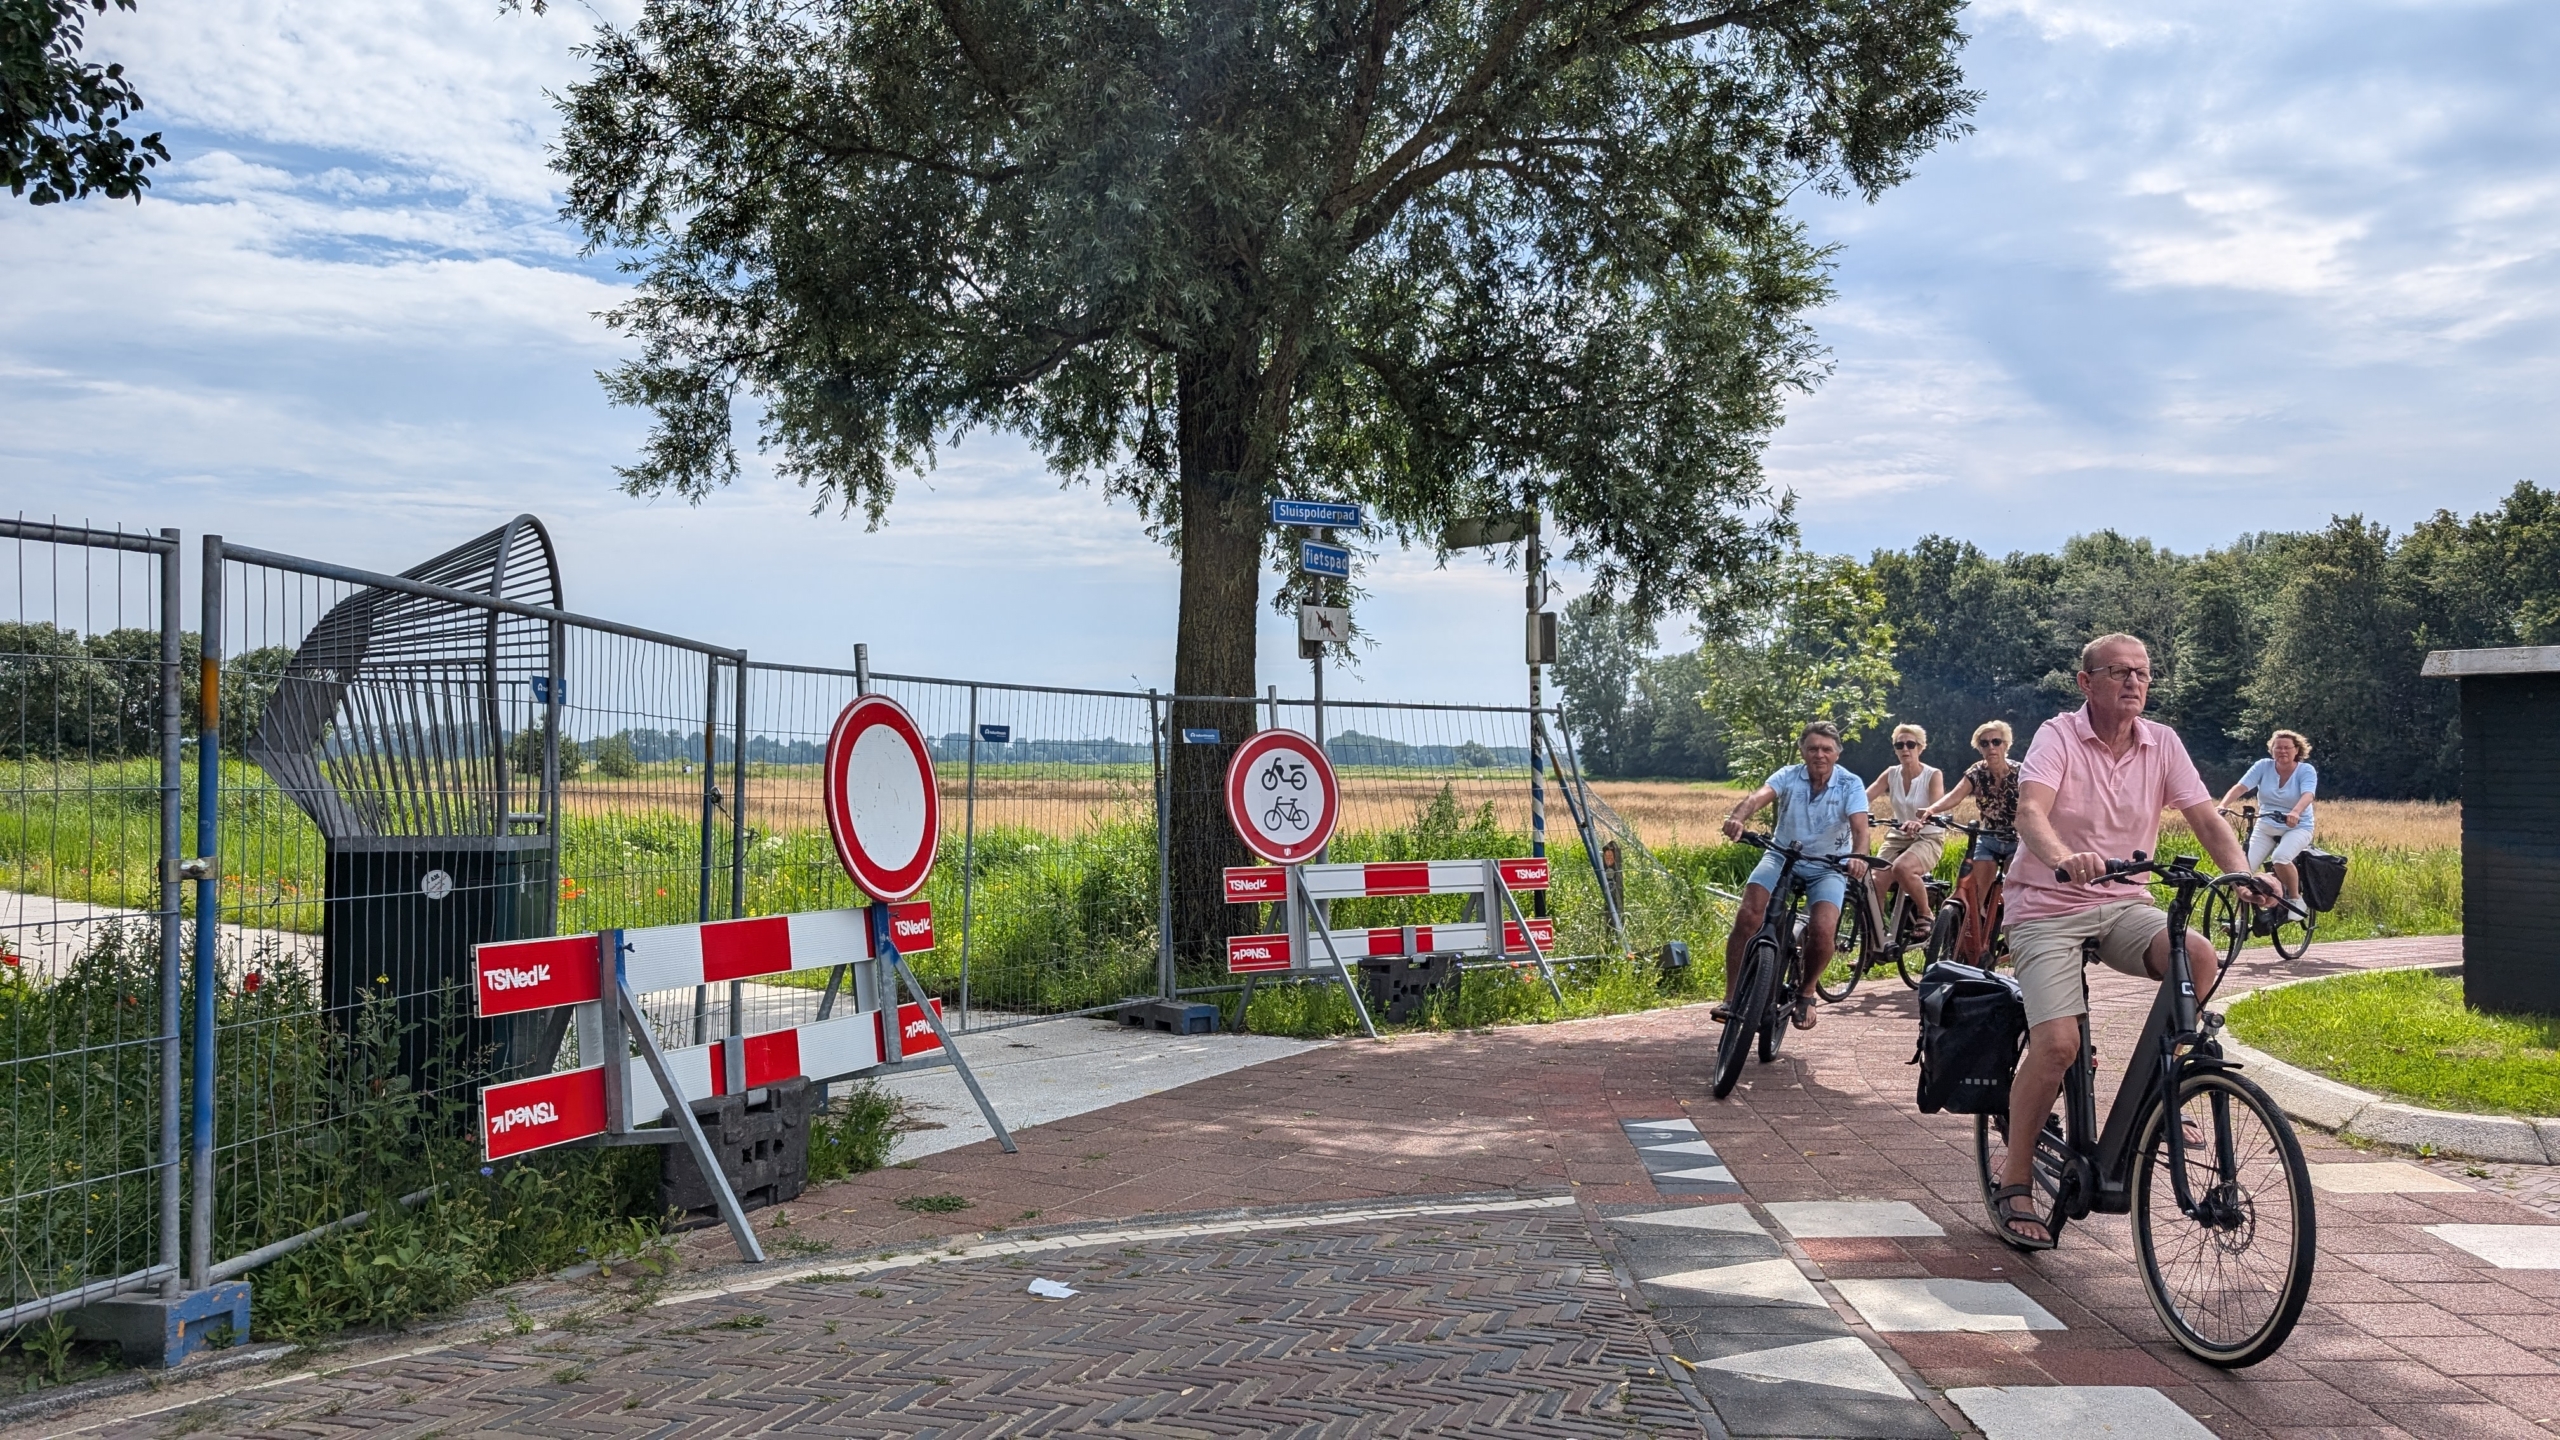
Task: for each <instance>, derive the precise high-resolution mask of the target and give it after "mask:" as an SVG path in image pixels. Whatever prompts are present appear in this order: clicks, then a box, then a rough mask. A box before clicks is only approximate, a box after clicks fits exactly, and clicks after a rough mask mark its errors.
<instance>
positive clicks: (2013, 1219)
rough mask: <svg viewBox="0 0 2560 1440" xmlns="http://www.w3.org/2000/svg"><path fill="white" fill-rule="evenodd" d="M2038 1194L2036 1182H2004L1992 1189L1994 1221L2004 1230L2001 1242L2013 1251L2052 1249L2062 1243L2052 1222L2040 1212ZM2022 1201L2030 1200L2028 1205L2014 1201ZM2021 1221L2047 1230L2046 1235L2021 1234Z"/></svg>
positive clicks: (1995, 1225) (1992, 1215)
mask: <svg viewBox="0 0 2560 1440" xmlns="http://www.w3.org/2000/svg"><path fill="white" fill-rule="evenodd" d="M2035 1193H2036V1187H2034V1186H2033V1185H2003V1186H2001V1187H2000V1188H1999V1189H1997V1190H1994V1191H1992V1192H1991V1223H1992V1225H1993V1226H1994V1227H1995V1228H1996V1229H1998V1231H1999V1232H2000V1239H2001V1241H2002V1242H2003V1243H2004V1244H2006V1245H2008V1246H2009V1248H2011V1249H2013V1250H2050V1249H2052V1248H2053V1247H2054V1246H2055V1244H2057V1243H2058V1242H2057V1240H2056V1238H2055V1236H2054V1233H2053V1224H2052V1222H2051V1221H2048V1220H2046V1219H2045V1218H2044V1217H2043V1216H2042V1215H2039V1214H2037V1213H2036V1207H2035ZM2019 1200H2023V1201H2026V1202H2027V1203H2026V1206H2025V1208H2023V1209H2021V1208H2018V1207H2017V1206H2015V1205H2013V1204H2012V1203H2011V1202H2013V1201H2019ZM2021 1223H2024V1224H2028V1225H2033V1226H2036V1227H2037V1228H2039V1229H2041V1230H2043V1231H2044V1235H2043V1237H2042V1238H2038V1237H2035V1236H2032V1235H2021V1234H2019V1233H2018V1226H2019V1225H2020V1224H2021Z"/></svg>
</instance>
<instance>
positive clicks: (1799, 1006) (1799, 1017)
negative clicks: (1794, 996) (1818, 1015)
mask: <svg viewBox="0 0 2560 1440" xmlns="http://www.w3.org/2000/svg"><path fill="white" fill-rule="evenodd" d="M1796 1028H1797V1029H1799V1030H1810V1029H1812V1028H1813V997H1812V996H1810V995H1807V996H1804V997H1802V998H1800V999H1798V1000H1797V1001H1796Z"/></svg>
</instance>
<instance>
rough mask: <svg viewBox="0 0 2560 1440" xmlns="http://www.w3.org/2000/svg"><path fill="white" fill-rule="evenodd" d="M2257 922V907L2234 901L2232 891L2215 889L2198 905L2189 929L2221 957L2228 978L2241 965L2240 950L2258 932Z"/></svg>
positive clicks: (2206, 893) (2217, 887) (2208, 892)
mask: <svg viewBox="0 0 2560 1440" xmlns="http://www.w3.org/2000/svg"><path fill="white" fill-rule="evenodd" d="M2257 919H2258V910H2257V907H2256V906H2254V905H2251V904H2249V903H2247V902H2246V901H2243V900H2238V899H2235V898H2233V896H2232V894H2231V892H2230V891H2228V890H2225V889H2223V888H2222V887H2220V886H2216V887H2214V888H2213V889H2211V890H2207V891H2206V892H2204V898H2203V899H2201V900H2199V901H2197V902H2196V912H2195V918H2194V919H2193V920H2192V921H2190V922H2189V925H2190V928H2192V929H2193V930H2194V931H2195V933H2197V934H2199V935H2202V936H2203V937H2204V938H2205V942H2206V943H2207V944H2209V945H2211V946H2212V947H2213V948H2214V953H2216V954H2218V955H2220V956H2221V957H2222V971H2223V973H2224V974H2226V975H2227V974H2229V973H2231V967H2232V966H2233V965H2234V964H2236V963H2238V961H2239V959H2240V950H2241V947H2243V946H2245V945H2247V944H2248V943H2249V932H2250V931H2251V930H2252V929H2254V928H2256V926H2257Z"/></svg>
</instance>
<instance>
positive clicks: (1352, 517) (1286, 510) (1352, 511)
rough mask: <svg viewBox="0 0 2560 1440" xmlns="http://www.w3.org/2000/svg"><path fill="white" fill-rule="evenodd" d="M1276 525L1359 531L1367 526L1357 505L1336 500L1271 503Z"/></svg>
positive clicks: (1272, 521) (1277, 501)
mask: <svg viewBox="0 0 2560 1440" xmlns="http://www.w3.org/2000/svg"><path fill="white" fill-rule="evenodd" d="M1271 523H1272V524H1274V525H1309V526H1313V527H1315V528H1317V529H1330V530H1357V529H1359V528H1360V527H1361V526H1362V525H1364V524H1367V523H1368V520H1367V517H1365V516H1364V515H1362V514H1361V511H1360V507H1359V506H1357V505H1345V504H1342V503H1340V502H1339V501H1334V500H1274V501H1272V502H1271Z"/></svg>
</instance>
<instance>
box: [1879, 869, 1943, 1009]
mask: <svg viewBox="0 0 2560 1440" xmlns="http://www.w3.org/2000/svg"><path fill="white" fill-rule="evenodd" d="M1933 884H1934V882H1933ZM1931 898H1932V900H1933V901H1935V902H1936V903H1938V904H1941V905H1943V904H1945V903H1946V898H1947V897H1946V896H1945V894H1943V893H1938V894H1934V895H1933V896H1932V897H1931ZM1928 944H1929V936H1927V935H1921V936H1918V937H1916V938H1915V937H1914V936H1913V935H1912V933H1911V918H1910V916H1909V915H1908V914H1905V915H1904V916H1903V917H1902V918H1901V919H1900V920H1898V921H1897V922H1896V924H1895V926H1894V931H1893V943H1892V944H1891V945H1890V946H1889V947H1887V948H1889V949H1891V950H1892V951H1893V968H1894V969H1895V970H1896V971H1899V972H1900V973H1901V975H1902V987H1903V988H1904V989H1906V990H1917V989H1919V988H1920V971H1921V968H1922V967H1923V966H1926V965H1927V964H1928V963H1929V955H1928V950H1927V946H1928ZM1915 950H1916V951H1919V952H1920V958H1919V960H1918V961H1917V962H1914V961H1913V960H1912V958H1911V955H1912V952H1913V951H1915Z"/></svg>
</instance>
